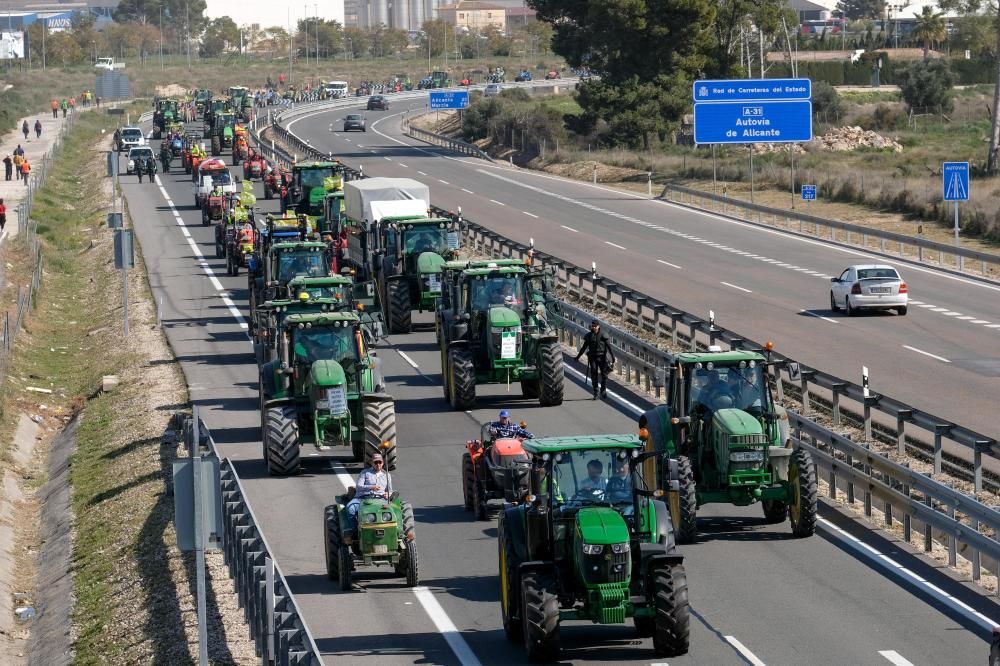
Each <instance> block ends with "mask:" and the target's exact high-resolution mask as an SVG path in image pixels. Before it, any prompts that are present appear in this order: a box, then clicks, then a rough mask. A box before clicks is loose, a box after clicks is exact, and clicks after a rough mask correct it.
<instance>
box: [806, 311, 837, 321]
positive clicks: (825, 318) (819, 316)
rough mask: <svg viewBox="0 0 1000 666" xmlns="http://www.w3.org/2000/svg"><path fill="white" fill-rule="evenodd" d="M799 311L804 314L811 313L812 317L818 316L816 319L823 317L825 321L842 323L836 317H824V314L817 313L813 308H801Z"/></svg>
mask: <svg viewBox="0 0 1000 666" xmlns="http://www.w3.org/2000/svg"><path fill="white" fill-rule="evenodd" d="M799 312H802V313H804V314H807V315H809V316H810V317H816V319H822V320H823V321H828V322H830V323H831V324H839V323H840V322H839V321H837V320H836V319H830V318H829V317H824V316H823V315H821V314H816V313H815V312H813V311H812V310H799Z"/></svg>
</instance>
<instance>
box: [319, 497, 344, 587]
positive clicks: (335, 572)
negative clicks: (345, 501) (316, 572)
mask: <svg viewBox="0 0 1000 666" xmlns="http://www.w3.org/2000/svg"><path fill="white" fill-rule="evenodd" d="M323 544H324V550H325V554H326V577H327V578H329V579H330V580H339V578H340V515H339V512H338V511H337V505H336V504H331V505H330V506H328V507H326V508H325V509H323Z"/></svg>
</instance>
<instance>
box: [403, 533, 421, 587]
mask: <svg viewBox="0 0 1000 666" xmlns="http://www.w3.org/2000/svg"><path fill="white" fill-rule="evenodd" d="M417 585H420V571H419V560H418V559H417V542H416V541H407V542H406V586H407V587H416V586H417Z"/></svg>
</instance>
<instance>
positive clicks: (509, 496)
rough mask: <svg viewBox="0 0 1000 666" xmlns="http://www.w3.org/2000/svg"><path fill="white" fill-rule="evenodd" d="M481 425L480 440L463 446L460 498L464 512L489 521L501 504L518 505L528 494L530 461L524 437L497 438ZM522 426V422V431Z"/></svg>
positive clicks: (522, 424)
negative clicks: (461, 497)
mask: <svg viewBox="0 0 1000 666" xmlns="http://www.w3.org/2000/svg"><path fill="white" fill-rule="evenodd" d="M491 425H492V424H490V423H484V424H483V427H482V430H481V431H480V437H479V439H472V440H469V441H468V442H466V444H465V449H466V450H465V453H463V454H462V495H463V498H464V500H465V510H466V511H471V512H472V513H473V516H474V517H475V519H476V520H488V519H489V517H490V512H491V511H497V510H500V509H502V508H503V506H504V503H513V504H520V503H521V501H522V500H523V498H524V495H525V494H526V493H527V491H528V473H529V472H530V470H531V461H530V459H529V457H528V454H527V453H525V451H524V448H523V446H522V444H523V442H524V438H520V437H496V436H495V435H494V433H492V432H491V431H490V427H491ZM524 426H525V424H524V422H523V421H522V422H521V428H522V430H523V428H524Z"/></svg>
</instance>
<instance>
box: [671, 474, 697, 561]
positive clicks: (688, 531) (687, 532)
mask: <svg viewBox="0 0 1000 666" xmlns="http://www.w3.org/2000/svg"><path fill="white" fill-rule="evenodd" d="M677 472H678V476H679V477H680V497H679V500H680V502H679V503H680V515H679V516H674V527H675V530H674V531H675V533H676V535H677V543H694V541H695V538H697V536H698V489H697V487H696V485H695V481H694V470H692V469H691V460H690V459H689V458H688V457H687V456H679V457H678V458H677Z"/></svg>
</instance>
